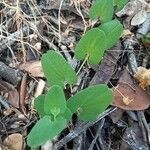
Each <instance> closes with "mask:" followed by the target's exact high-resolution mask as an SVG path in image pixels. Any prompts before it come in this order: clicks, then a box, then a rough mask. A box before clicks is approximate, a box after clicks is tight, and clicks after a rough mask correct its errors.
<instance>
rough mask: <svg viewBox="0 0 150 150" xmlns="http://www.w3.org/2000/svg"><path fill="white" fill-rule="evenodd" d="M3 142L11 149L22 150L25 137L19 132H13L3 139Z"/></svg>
mask: <svg viewBox="0 0 150 150" xmlns="http://www.w3.org/2000/svg"><path fill="white" fill-rule="evenodd" d="M3 144H4V145H5V146H7V147H8V148H9V149H10V150H22V146H23V137H22V135H21V134H19V133H15V134H11V135H9V136H8V137H7V138H6V139H5V140H4V141H3Z"/></svg>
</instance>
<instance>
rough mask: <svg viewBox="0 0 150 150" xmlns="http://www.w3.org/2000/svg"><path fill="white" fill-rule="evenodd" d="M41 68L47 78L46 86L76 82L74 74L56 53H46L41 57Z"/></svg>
mask: <svg viewBox="0 0 150 150" xmlns="http://www.w3.org/2000/svg"><path fill="white" fill-rule="evenodd" d="M41 61H42V68H43V71H44V74H45V76H46V78H47V81H48V84H49V85H50V86H52V85H60V86H61V87H63V86H64V84H73V83H75V82H76V73H75V71H74V70H73V69H72V68H71V66H70V65H69V64H68V63H67V61H66V60H65V59H64V58H63V57H62V56H61V55H59V54H58V53H56V52H54V51H52V50H51V51H48V52H47V53H46V54H43V55H42V58H41Z"/></svg>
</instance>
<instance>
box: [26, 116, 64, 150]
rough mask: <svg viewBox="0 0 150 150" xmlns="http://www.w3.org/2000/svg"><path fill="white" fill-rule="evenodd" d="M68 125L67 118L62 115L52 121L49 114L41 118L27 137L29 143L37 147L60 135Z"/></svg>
mask: <svg viewBox="0 0 150 150" xmlns="http://www.w3.org/2000/svg"><path fill="white" fill-rule="evenodd" d="M65 126H66V120H65V119H64V118H62V117H60V118H57V120H56V121H55V122H52V121H51V119H50V117H49V116H45V117H43V118H41V119H40V120H39V121H38V122H37V123H36V124H35V126H34V127H33V128H32V130H31V132H30V133H29V135H28V137H27V144H28V145H29V146H30V147H32V148H35V147H37V146H40V145H42V144H44V143H45V142H47V141H48V140H50V139H53V138H54V137H55V136H56V135H58V134H59V133H60V132H61V131H62V130H63V129H64V128H65Z"/></svg>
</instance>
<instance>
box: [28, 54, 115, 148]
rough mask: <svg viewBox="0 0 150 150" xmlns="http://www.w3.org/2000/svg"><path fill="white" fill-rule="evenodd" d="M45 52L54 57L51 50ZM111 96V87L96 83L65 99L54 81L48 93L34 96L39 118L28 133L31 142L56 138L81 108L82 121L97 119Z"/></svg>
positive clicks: (38, 143)
mask: <svg viewBox="0 0 150 150" xmlns="http://www.w3.org/2000/svg"><path fill="white" fill-rule="evenodd" d="M54 53H56V52H54ZM46 55H47V58H51V57H49V53H47V54H45V56H46ZM56 55H57V54H56ZM56 55H55V56H56ZM45 56H44V57H45ZM55 56H54V58H53V59H55ZM42 60H43V59H42ZM49 60H50V59H49ZM61 66H62V65H61ZM62 67H63V66H62ZM48 69H49V68H48ZM112 97H113V96H112V91H111V90H110V89H109V88H108V87H107V86H106V85H95V86H91V87H88V88H86V89H84V90H82V91H80V92H78V93H76V94H75V95H74V96H72V97H71V98H69V99H68V100H67V101H66V98H65V96H64V92H63V88H62V87H61V86H59V85H53V86H52V87H51V88H50V90H49V91H48V93H47V94H42V95H40V96H39V97H37V98H36V99H35V108H36V110H37V112H38V113H39V116H40V120H39V121H38V122H37V123H36V124H35V126H34V127H33V128H32V130H31V132H30V133H29V135H28V137H27V143H28V145H29V146H31V147H37V146H40V145H41V144H44V143H45V142H46V141H47V140H50V139H53V138H54V137H55V136H56V135H58V134H59V133H60V132H61V131H62V130H63V129H64V128H65V127H66V125H67V123H68V121H69V120H70V119H71V117H72V115H73V113H76V112H78V113H79V118H80V119H81V120H83V121H91V120H94V119H96V117H97V116H98V115H99V114H100V113H101V112H103V111H104V110H105V109H106V108H107V107H108V106H109V105H110V103H111V101H112Z"/></svg>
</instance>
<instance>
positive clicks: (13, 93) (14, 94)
mask: <svg viewBox="0 0 150 150" xmlns="http://www.w3.org/2000/svg"><path fill="white" fill-rule="evenodd" d="M0 91H3V92H4V93H5V95H7V97H5V98H6V99H8V100H9V102H10V103H11V105H13V106H14V107H16V108H19V94H18V91H17V90H16V89H15V87H14V86H13V85H11V84H10V83H8V82H5V81H2V80H0Z"/></svg>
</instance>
